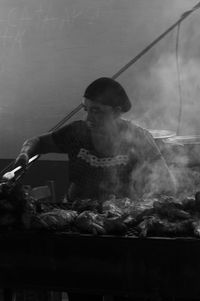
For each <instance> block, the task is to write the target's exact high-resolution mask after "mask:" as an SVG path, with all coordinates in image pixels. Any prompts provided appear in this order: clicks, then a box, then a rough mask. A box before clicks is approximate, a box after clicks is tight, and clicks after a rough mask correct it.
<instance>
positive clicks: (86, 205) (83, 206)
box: [71, 199, 101, 213]
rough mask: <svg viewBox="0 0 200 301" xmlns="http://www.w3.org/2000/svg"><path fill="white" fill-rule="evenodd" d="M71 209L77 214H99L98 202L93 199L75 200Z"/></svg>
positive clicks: (99, 206)
mask: <svg viewBox="0 0 200 301" xmlns="http://www.w3.org/2000/svg"><path fill="white" fill-rule="evenodd" d="M71 209H72V210H75V211H77V212H78V213H81V212H83V211H93V212H99V211H100V209H101V205H100V202H99V201H97V200H93V199H84V200H76V201H74V202H73V204H72V208H71Z"/></svg>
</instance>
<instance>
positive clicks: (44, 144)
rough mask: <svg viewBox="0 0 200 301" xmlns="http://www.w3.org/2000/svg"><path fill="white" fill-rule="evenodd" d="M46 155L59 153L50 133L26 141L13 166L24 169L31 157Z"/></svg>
mask: <svg viewBox="0 0 200 301" xmlns="http://www.w3.org/2000/svg"><path fill="white" fill-rule="evenodd" d="M47 153H61V151H60V149H59V148H58V147H57V145H56V144H55V142H54V140H53V138H52V134H51V133H47V134H43V135H40V136H37V137H33V138H30V139H28V140H26V141H25V142H24V144H23V146H22V148H21V151H20V153H19V155H18V157H17V158H16V160H15V166H18V165H20V166H22V167H23V168H26V166H27V165H28V161H29V159H30V158H31V157H33V156H35V155H42V154H47Z"/></svg>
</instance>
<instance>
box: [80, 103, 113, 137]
mask: <svg viewBox="0 0 200 301" xmlns="http://www.w3.org/2000/svg"><path fill="white" fill-rule="evenodd" d="M84 109H85V111H86V112H87V117H86V121H87V124H88V126H89V128H90V129H91V130H92V131H94V132H98V133H101V132H102V133H103V132H106V131H108V130H109V128H110V127H111V125H112V124H113V122H114V121H115V120H116V117H117V116H118V114H116V111H115V110H114V109H113V108H112V107H111V106H107V105H103V104H100V103H97V102H94V101H91V100H89V99H87V98H85V100H84Z"/></svg>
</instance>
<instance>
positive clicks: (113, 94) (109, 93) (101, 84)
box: [84, 77, 131, 113]
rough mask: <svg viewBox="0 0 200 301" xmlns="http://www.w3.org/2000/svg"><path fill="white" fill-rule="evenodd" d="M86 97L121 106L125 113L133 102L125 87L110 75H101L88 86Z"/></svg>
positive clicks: (113, 105) (105, 103)
mask: <svg viewBox="0 0 200 301" xmlns="http://www.w3.org/2000/svg"><path fill="white" fill-rule="evenodd" d="M84 97H85V98H88V99H90V100H91V101H94V102H98V103H101V104H103V105H108V106H111V107H121V110H122V112H124V113H125V112H128V111H129V110H130V108H131V102H130V100H129V98H128V95H127V94H126V91H125V90H124V88H123V87H122V86H121V85H120V83H118V82H117V81H115V80H114V79H112V78H109V77H101V78H98V79H96V80H95V81H93V82H92V83H91V84H90V85H89V86H88V87H87V88H86V90H85V93H84Z"/></svg>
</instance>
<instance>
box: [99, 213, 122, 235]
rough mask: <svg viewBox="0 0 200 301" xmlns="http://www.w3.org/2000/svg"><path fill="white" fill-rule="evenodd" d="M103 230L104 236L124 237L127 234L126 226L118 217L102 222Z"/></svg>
mask: <svg viewBox="0 0 200 301" xmlns="http://www.w3.org/2000/svg"><path fill="white" fill-rule="evenodd" d="M104 228H105V230H106V234H113V235H125V234H126V232H127V226H126V224H125V223H124V222H123V219H121V218H119V217H116V216H115V217H110V218H106V219H105V220H104Z"/></svg>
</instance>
